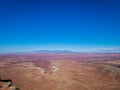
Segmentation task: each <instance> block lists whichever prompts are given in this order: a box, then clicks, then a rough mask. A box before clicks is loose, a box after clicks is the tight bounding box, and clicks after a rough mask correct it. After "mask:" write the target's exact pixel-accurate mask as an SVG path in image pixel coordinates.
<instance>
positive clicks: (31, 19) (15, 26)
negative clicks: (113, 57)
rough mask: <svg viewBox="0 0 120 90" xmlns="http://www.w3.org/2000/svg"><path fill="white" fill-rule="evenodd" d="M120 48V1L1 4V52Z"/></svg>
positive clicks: (9, 0) (8, 0) (16, 0)
mask: <svg viewBox="0 0 120 90" xmlns="http://www.w3.org/2000/svg"><path fill="white" fill-rule="evenodd" d="M119 47H120V0H0V52H13V51H14V52H16V51H17V52H18V51H32V50H36V49H69V50H75V51H89V50H97V49H96V48H98V50H103V48H104V49H105V48H106V50H112V49H111V48H113V50H114V52H115V51H117V52H118V51H120V48H119ZM116 48H117V49H116Z"/></svg>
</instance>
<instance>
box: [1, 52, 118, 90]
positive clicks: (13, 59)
mask: <svg viewBox="0 0 120 90" xmlns="http://www.w3.org/2000/svg"><path fill="white" fill-rule="evenodd" d="M0 90H120V54H119V53H17V54H15V53H12V54H1V55H0Z"/></svg>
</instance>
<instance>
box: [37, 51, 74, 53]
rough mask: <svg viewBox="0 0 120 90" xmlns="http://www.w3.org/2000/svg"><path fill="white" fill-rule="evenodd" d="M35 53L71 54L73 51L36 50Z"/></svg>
mask: <svg viewBox="0 0 120 90" xmlns="http://www.w3.org/2000/svg"><path fill="white" fill-rule="evenodd" d="M35 52H41V53H73V52H74V51H70V50H36V51H35Z"/></svg>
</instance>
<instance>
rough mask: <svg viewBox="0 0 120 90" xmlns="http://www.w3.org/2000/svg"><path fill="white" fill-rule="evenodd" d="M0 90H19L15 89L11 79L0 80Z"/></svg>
mask: <svg viewBox="0 0 120 90" xmlns="http://www.w3.org/2000/svg"><path fill="white" fill-rule="evenodd" d="M0 90H20V89H19V88H18V87H16V86H15V85H14V84H13V82H12V80H11V79H5V80H2V79H0Z"/></svg>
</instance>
